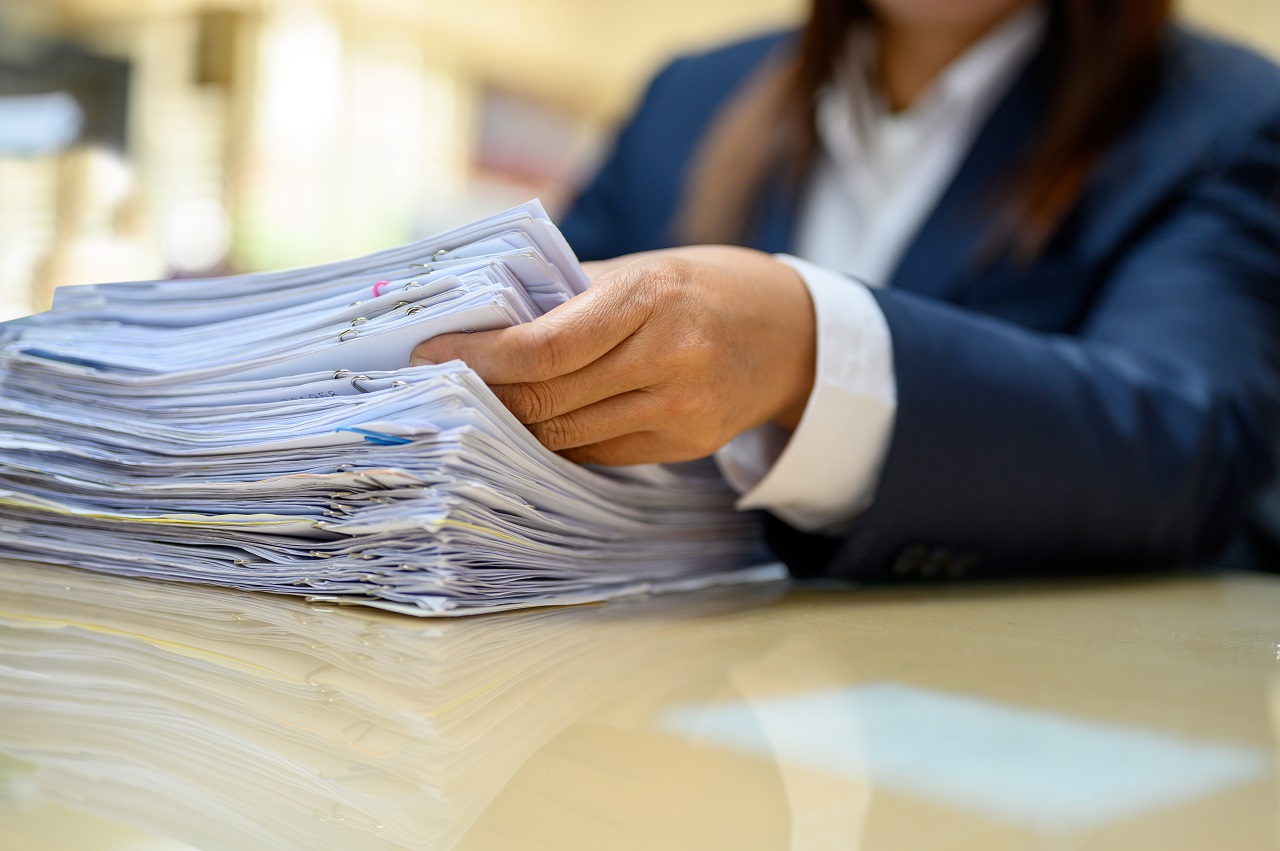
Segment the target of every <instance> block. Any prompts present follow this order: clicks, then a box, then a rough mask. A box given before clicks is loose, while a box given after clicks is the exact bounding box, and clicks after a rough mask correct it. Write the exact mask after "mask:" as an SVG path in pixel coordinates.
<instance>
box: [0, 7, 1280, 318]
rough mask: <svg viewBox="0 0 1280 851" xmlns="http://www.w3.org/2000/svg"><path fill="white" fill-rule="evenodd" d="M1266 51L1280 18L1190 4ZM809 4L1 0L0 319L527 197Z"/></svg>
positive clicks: (584, 165)
mask: <svg viewBox="0 0 1280 851" xmlns="http://www.w3.org/2000/svg"><path fill="white" fill-rule="evenodd" d="M1179 6H1180V7H1181V9H1182V12H1183V14H1184V16H1185V17H1187V18H1189V19H1191V20H1193V21H1194V22H1196V23H1198V24H1200V25H1202V26H1205V27H1208V28H1210V29H1215V30H1218V31H1221V32H1224V33H1227V34H1229V35H1231V36H1233V37H1236V38H1238V39H1240V40H1242V41H1245V42H1249V43H1251V44H1253V45H1255V46H1257V47H1258V48H1260V49H1262V50H1263V51H1265V52H1269V53H1271V54H1272V55H1275V56H1280V0H1181V2H1180V3H1179ZM804 7H805V3H804V0H697V2H690V1H689V0H0V319H8V318H12V317H15V316H20V315H24V314H27V313H29V312H31V311H33V310H42V309H44V308H45V307H46V306H47V305H48V301H49V298H50V296H51V294H52V291H53V289H54V287H57V286H61V285H64V284H75V283H90V282H98V281H110V280H136V279H147V278H157V277H168V276H174V275H186V276H189V275H199V274H208V273H225V272H233V271H251V270H257V269H264V268H272V267H281V266H296V265H309V264H312V263H319V262H323V261H326V260H331V259H336V258H340V257H344V256H352V255H356V254H361V253H365V252H367V251H372V250H375V249H378V248H384V247H387V246H391V245H395V244H398V243H401V242H405V241H408V240H410V239H413V238H416V237H419V236H424V235H426V234H428V233H432V232H435V231H438V230H441V229H444V228H446V227H450V226H453V225H455V224H459V223H462V222H465V221H467V220H469V219H472V218H476V217H478V216H481V215H484V214H487V213H490V212H494V211H497V210H499V209H502V208H504V207H506V206H510V205H512V204H516V203H519V202H521V201H525V200H528V199H529V198H531V197H533V196H535V195H537V196H540V197H541V198H542V199H543V201H544V203H545V204H546V205H547V207H548V209H549V210H550V211H551V212H552V214H553V215H556V214H557V213H558V212H560V211H561V210H563V208H564V206H565V204H566V203H567V201H568V200H569V199H570V198H571V197H572V194H573V191H574V188H575V187H576V186H577V185H579V184H580V183H581V181H582V180H584V179H585V178H586V177H588V176H589V175H590V173H591V171H592V169H593V168H594V166H595V164H596V163H597V162H598V159H599V157H600V156H601V154H602V152H603V148H604V146H605V145H607V143H608V140H609V136H610V134H611V132H612V129H613V127H614V126H615V125H616V122H617V121H619V120H620V119H621V118H622V117H624V116H625V115H626V113H627V111H628V110H629V109H630V107H631V106H632V104H633V103H634V100H635V98H636V97H637V96H638V94H639V92H640V90H641V88H642V87H643V85H644V83H645V81H646V80H647V79H648V77H649V75H650V74H652V73H653V71H654V70H656V68H657V67H658V66H659V65H660V64H661V63H662V62H663V61H664V60H665V59H667V58H669V57H670V56H672V55H674V54H676V53H680V52H682V51H687V50H690V49H696V48H699V47H704V46H707V45H710V44H714V43H716V42H719V41H723V40H726V39H729V38H732V37H734V36H738V35H743V34H747V33H751V32H758V31H761V30H765V29H769V28H775V27H779V26H784V25H786V24H788V23H792V22H795V21H797V20H798V19H799V18H800V17H801V16H802V15H803V12H804Z"/></svg>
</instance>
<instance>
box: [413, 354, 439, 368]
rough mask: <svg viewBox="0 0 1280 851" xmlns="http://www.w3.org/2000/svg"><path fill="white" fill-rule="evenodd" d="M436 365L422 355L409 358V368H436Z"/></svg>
mask: <svg viewBox="0 0 1280 851" xmlns="http://www.w3.org/2000/svg"><path fill="white" fill-rule="evenodd" d="M435 365H436V362H435V361H433V360H428V359H427V358H424V357H423V356H422V355H414V356H413V357H411V358H409V366H435Z"/></svg>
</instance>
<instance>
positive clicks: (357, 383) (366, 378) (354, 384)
mask: <svg viewBox="0 0 1280 851" xmlns="http://www.w3.org/2000/svg"><path fill="white" fill-rule="evenodd" d="M371 380H372V379H370V378H369V376H367V375H357V376H355V377H354V378H352V379H351V386H352V387H354V388H356V389H357V390H359V391H360V392H361V393H369V392H371V391H369V390H366V389H365V388H363V387H361V386H360V382H361V381H371Z"/></svg>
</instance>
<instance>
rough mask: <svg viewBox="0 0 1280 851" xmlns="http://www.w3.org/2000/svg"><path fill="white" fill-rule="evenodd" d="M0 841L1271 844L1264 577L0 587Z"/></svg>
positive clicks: (117, 845)
mask: <svg viewBox="0 0 1280 851" xmlns="http://www.w3.org/2000/svg"><path fill="white" fill-rule="evenodd" d="M0 589H3V590H0V754H3V755H2V756H0V847H3V848H6V849H8V848H13V849H19V848H20V849H64V848H76V849H95V848H97V849H121V851H123V849H149V851H158V849H169V848H185V847H187V846H188V845H189V846H194V847H199V848H228V849H253V848H271V849H275V848H324V849H346V848H351V849H381V848H399V847H412V848H460V849H507V848H518V849H553V848H570V849H577V848H583V849H676V848H698V849H712V848H714V849H721V848H724V849H757V848H758V849H782V848H794V849H827V848H840V849H855V848H861V849H957V850H958V849H983V851H993V849H995V851H999V849H1024V848H1045V849H1142V848H1152V849H1250V851H1252V849H1267V848H1275V847H1277V845H1278V837H1280V823H1278V821H1277V813H1278V811H1280V806H1278V805H1280V791H1278V786H1277V780H1276V772H1277V754H1278V753H1280V749H1278V745H1277V741H1278V738H1280V661H1278V660H1280V578H1277V577H1267V576H1258V575H1228V576H1198V577H1171V578H1159V579H1136V580H1135V579H1128V580H1115V581H1105V582H1092V583H1087V584H1086V583H1081V584H1063V583H1055V584H1026V585H1019V586H989V585H988V586H969V587H955V588H947V589H932V590H930V589H914V590H901V589H896V590H895V589H883V588H881V589H860V590H859V589H854V590H823V589H799V590H798V589H786V588H784V587H779V586H773V587H757V588H751V589H745V590H731V591H724V590H722V591H715V592H699V593H695V594H690V595H686V596H674V597H667V598H661V599H654V600H645V601H636V602H624V603H615V604H610V605H605V606H593V607H579V608H574V609H562V610H542V611H532V612H525V613H520V614H507V615H497V616H488V617H481V618H475V619H470V620H465V619H464V620H457V621H448V622H441V621H424V620H415V619H411V618H408V617H402V616H396V615H387V614H379V613H374V612H366V611H361V610H355V609H338V608H333V607H327V606H326V607H321V606H314V605H307V604H305V603H302V602H299V601H296V600H292V599H281V598H277V597H269V596H265V595H253V594H244V593H239V592H233V591H225V590H220V589H210V588H201V587H192V586H181V585H165V584H155V583H148V582H140V581H134V580H122V579H115V578H111V577H103V576H97V575H93V574H88V573H81V572H77V571H72V570H67V569H62V568H51V567H43V566H35V565H21V564H16V563H6V562H0Z"/></svg>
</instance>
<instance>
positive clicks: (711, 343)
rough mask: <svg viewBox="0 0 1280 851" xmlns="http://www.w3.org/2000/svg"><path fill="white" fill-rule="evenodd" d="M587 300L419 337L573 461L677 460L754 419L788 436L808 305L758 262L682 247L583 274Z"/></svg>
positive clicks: (800, 399)
mask: <svg viewBox="0 0 1280 851" xmlns="http://www.w3.org/2000/svg"><path fill="white" fill-rule="evenodd" d="M586 268H587V272H588V274H589V275H591V276H592V278H593V280H594V282H593V284H592V286H591V288H590V289H589V290H587V292H585V293H583V294H582V295H579V296H576V297H575V298H573V299H570V300H569V301H568V302H566V303H565V304H563V305H561V306H559V307H557V308H556V309H555V310H552V311H550V312H549V313H547V314H546V315H544V316H541V317H539V318H538V319H535V320H534V321H532V322H528V323H525V324H523V325H516V326H514V327H511V328H504V329H502V330H499V331H485V332H478V333H475V334H446V335H443V336H440V337H436V338H434V339H431V340H428V341H427V342H425V343H422V344H421V345H420V346H418V347H417V348H416V349H415V350H414V353H413V362H414V363H415V364H420V363H424V362H430V363H441V362H443V361H446V360H451V359H453V358H460V359H461V360H463V361H465V362H466V363H467V364H468V365H469V366H470V367H471V368H472V369H474V370H475V371H476V372H477V373H479V375H480V377H481V378H483V379H484V380H485V381H486V382H487V383H488V384H489V385H490V386H491V387H492V388H493V391H494V393H496V394H497V396H498V398H499V399H501V400H502V403H503V404H504V405H506V406H507V407H508V408H509V409H510V410H511V412H512V413H513V414H515V416H516V418H517V419H519V420H520V422H522V423H524V424H526V425H527V426H528V427H529V430H530V431H532V432H533V434H534V435H536V436H537V438H538V439H539V440H540V441H542V443H543V444H545V445H546V446H547V447H548V448H549V449H552V450H555V451H557V452H559V453H560V454H562V455H564V456H565V457H567V458H569V459H571V460H573V461H577V462H579V463H591V464H645V463H667V462H675V461H686V460H689V459H692V458H701V457H704V456H706V455H710V454H711V453H713V452H715V451H716V450H717V449H719V448H720V447H721V446H723V445H724V444H726V443H728V442H729V441H730V440H732V439H733V438H734V437H735V436H737V435H738V434H740V433H741V432H743V431H746V430H748V429H751V428H754V427H756V426H758V425H761V424H763V423H766V422H770V421H772V422H777V423H779V424H781V425H783V426H785V427H787V428H794V427H795V426H796V424H797V423H798V422H799V421H800V415H801V414H802V413H803V411H804V406H805V403H806V401H807V400H808V397H809V393H810V390H811V389H812V387H813V375H814V360H815V330H814V315H813V305H812V303H811V302H810V300H809V293H808V290H807V289H806V288H805V286H804V283H803V282H802V281H801V280H800V277H799V275H798V274H797V273H796V272H795V271H794V270H793V269H791V268H790V267H789V266H786V265H784V264H782V263H779V262H778V261H777V260H774V259H773V258H772V257H770V256H769V255H768V254H764V253H762V252H759V251H754V250H751V249H746V248H733V247H728V246H696V247H691V248H680V249H672V250H669V251H653V252H646V253H644V254H633V255H630V256H628V257H620V258H618V259H616V260H610V261H607V262H605V263H591V264H586Z"/></svg>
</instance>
